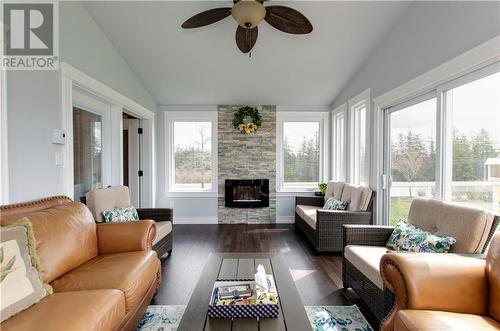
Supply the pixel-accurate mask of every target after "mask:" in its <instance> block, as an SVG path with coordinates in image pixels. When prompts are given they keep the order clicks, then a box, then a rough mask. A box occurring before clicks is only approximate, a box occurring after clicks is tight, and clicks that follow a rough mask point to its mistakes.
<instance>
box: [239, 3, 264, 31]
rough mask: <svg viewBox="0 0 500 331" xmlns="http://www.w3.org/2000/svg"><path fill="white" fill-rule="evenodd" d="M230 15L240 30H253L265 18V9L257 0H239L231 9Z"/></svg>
mask: <svg viewBox="0 0 500 331" xmlns="http://www.w3.org/2000/svg"><path fill="white" fill-rule="evenodd" d="M231 15H232V16H233V18H234V20H235V21H236V22H238V24H239V25H240V26H241V27H242V28H245V29H253V28H255V27H256V26H257V25H258V24H259V23H260V22H261V21H262V20H263V19H264V17H265V16H266V8H265V7H264V6H263V5H262V3H260V2H259V1H257V0H240V1H238V2H237V3H236V4H234V6H233V8H232V9H231Z"/></svg>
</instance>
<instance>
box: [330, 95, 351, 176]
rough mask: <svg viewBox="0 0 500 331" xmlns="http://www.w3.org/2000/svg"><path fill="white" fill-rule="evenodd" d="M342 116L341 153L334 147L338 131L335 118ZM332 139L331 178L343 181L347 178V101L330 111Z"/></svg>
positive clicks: (336, 143)
mask: <svg viewBox="0 0 500 331" xmlns="http://www.w3.org/2000/svg"><path fill="white" fill-rule="evenodd" d="M340 117H343V120H344V125H343V142H342V143H343V149H344V150H343V153H342V155H339V154H337V151H336V148H337V146H338V145H339V144H338V142H337V138H338V132H337V119H338V118H340ZM331 130H332V139H331V141H332V142H331V156H332V157H331V159H332V166H331V174H332V176H331V177H332V179H333V180H336V181H342V182H345V181H346V179H347V176H346V169H347V153H348V149H347V146H346V144H347V140H348V139H347V132H348V130H347V103H344V104H342V105H340V106H339V107H337V108H335V109H334V110H333V111H332V121H331Z"/></svg>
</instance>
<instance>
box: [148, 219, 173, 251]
mask: <svg viewBox="0 0 500 331" xmlns="http://www.w3.org/2000/svg"><path fill="white" fill-rule="evenodd" d="M155 225H156V238H155V240H153V245H155V244H156V243H157V242H159V241H160V240H162V239H163V238H165V237H166V236H167V235H168V234H169V233H170V232H172V222H168V221H167V222H156V223H155Z"/></svg>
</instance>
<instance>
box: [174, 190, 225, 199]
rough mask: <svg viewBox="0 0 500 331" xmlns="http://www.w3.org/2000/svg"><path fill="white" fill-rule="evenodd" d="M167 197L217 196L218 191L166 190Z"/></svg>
mask: <svg viewBox="0 0 500 331" xmlns="http://www.w3.org/2000/svg"><path fill="white" fill-rule="evenodd" d="M165 196H166V197H167V198H216V197H218V196H219V195H218V193H217V192H214V191H170V192H166V193H165Z"/></svg>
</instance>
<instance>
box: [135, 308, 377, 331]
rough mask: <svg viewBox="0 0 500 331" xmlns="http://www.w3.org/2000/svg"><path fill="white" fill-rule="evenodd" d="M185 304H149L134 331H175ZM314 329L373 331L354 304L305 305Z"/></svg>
mask: <svg viewBox="0 0 500 331" xmlns="http://www.w3.org/2000/svg"><path fill="white" fill-rule="evenodd" d="M185 309H186V306H149V307H148V309H147V310H146V313H145V314H144V317H143V318H142V321H141V323H139V325H138V326H137V329H136V331H175V330H177V327H178V326H179V323H180V321H181V319H182V315H183V314H184V310H185ZM305 309H306V312H307V316H308V317H309V321H310V322H311V326H312V329H313V330H314V331H373V329H372V328H371V327H370V325H369V324H368V322H367V321H366V319H365V318H364V317H363V315H362V314H361V312H360V311H359V309H358V307H356V306H306V307H305Z"/></svg>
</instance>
